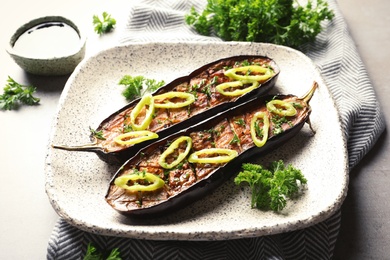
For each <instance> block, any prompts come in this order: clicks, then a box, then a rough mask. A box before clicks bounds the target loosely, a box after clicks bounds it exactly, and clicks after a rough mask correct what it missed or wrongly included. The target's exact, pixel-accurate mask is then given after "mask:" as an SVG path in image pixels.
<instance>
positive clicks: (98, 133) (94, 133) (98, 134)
mask: <svg viewBox="0 0 390 260" xmlns="http://www.w3.org/2000/svg"><path fill="white" fill-rule="evenodd" d="M89 131H91V134H92V136H94V137H96V138H97V139H99V140H106V138H104V136H103V131H102V130H100V131H96V130H95V129H93V128H91V127H89Z"/></svg>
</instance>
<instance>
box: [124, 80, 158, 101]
mask: <svg viewBox="0 0 390 260" xmlns="http://www.w3.org/2000/svg"><path fill="white" fill-rule="evenodd" d="M164 84H165V82H164V81H163V80H161V81H156V80H155V79H148V78H145V77H144V76H134V77H133V76H130V75H125V76H123V77H122V79H121V80H120V81H119V85H124V86H125V89H124V90H123V92H122V95H123V96H124V97H125V98H126V100H128V101H130V100H133V99H135V98H138V97H142V96H143V95H144V94H145V93H147V92H153V91H155V90H157V89H158V88H160V87H162V86H164Z"/></svg>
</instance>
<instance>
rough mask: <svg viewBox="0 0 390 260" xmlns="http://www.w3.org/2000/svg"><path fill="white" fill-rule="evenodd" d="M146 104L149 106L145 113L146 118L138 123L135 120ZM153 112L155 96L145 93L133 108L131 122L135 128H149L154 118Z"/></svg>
mask: <svg viewBox="0 0 390 260" xmlns="http://www.w3.org/2000/svg"><path fill="white" fill-rule="evenodd" d="M146 106H149V108H148V109H146V110H147V112H146V115H145V118H144V120H142V122H141V123H140V124H136V122H135V120H136V118H137V117H138V115H139V114H140V113H141V111H142V109H143V108H144V107H145V108H146ZM153 114H154V100H153V96H152V95H150V94H146V95H144V96H143V97H142V98H141V100H140V101H139V102H138V103H137V105H136V106H135V107H134V108H133V110H132V111H131V113H130V122H131V125H132V127H133V129H134V130H145V129H146V128H148V126H149V125H150V123H151V122H152V120H153Z"/></svg>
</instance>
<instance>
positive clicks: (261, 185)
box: [234, 160, 307, 212]
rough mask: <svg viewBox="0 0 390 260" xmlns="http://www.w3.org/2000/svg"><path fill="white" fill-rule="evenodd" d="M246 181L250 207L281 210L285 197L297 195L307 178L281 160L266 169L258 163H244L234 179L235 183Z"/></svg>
mask: <svg viewBox="0 0 390 260" xmlns="http://www.w3.org/2000/svg"><path fill="white" fill-rule="evenodd" d="M243 182H246V183H247V184H249V187H250V188H251V192H252V197H251V207H252V208H259V209H262V210H273V211H275V212H277V211H281V210H282V209H283V208H284V207H285V206H286V204H287V199H289V198H290V199H291V198H295V197H298V196H299V194H300V191H301V188H303V187H304V186H305V185H306V183H307V180H306V178H305V177H304V176H303V174H302V172H301V171H300V170H299V169H296V168H294V167H293V166H292V165H291V164H289V165H288V166H285V165H284V163H283V161H282V160H279V161H275V162H272V163H271V164H270V166H269V168H268V169H266V168H264V167H263V166H262V165H259V164H252V163H244V164H243V165H242V171H241V172H240V173H239V174H238V175H237V176H236V178H235V179H234V183H235V184H236V185H240V184H241V183H243Z"/></svg>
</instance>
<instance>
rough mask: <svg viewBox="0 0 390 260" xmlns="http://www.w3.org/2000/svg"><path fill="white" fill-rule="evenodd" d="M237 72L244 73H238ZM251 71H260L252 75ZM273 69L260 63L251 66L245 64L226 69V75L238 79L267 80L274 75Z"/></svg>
mask: <svg viewBox="0 0 390 260" xmlns="http://www.w3.org/2000/svg"><path fill="white" fill-rule="evenodd" d="M237 72H241V73H243V75H241V74H237ZM251 72H256V73H260V74H261V75H259V74H255V75H251ZM272 74H273V73H272V70H271V69H270V68H265V67H262V66H259V65H249V66H243V67H238V68H232V69H229V70H227V71H225V76H227V77H229V78H233V79H236V80H244V81H265V80H267V79H269V78H271V76H272Z"/></svg>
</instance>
